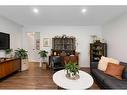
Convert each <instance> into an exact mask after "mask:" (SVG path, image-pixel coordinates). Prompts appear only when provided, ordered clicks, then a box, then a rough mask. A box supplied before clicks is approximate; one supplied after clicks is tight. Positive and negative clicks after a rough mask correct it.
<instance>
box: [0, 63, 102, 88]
mask: <svg viewBox="0 0 127 95" xmlns="http://www.w3.org/2000/svg"><path fill="white" fill-rule="evenodd" d="M82 70H84V71H86V72H89V69H86V68H82ZM84 83H85V82H84ZM0 89H50V90H51V89H55V90H56V89H58V87H57V86H56V85H55V84H54V82H53V80H52V73H51V70H50V69H46V70H44V69H42V68H40V67H39V64H38V63H30V65H29V70H27V71H23V72H18V73H15V74H13V75H12V76H10V77H7V78H5V79H4V80H2V81H0ZM90 89H100V88H99V87H98V86H97V85H96V84H95V83H94V84H93V86H92V87H91V88H90Z"/></svg>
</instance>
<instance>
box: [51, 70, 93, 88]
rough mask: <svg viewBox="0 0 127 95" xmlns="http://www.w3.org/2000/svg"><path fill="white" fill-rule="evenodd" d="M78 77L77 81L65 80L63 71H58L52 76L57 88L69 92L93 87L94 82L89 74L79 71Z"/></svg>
mask: <svg viewBox="0 0 127 95" xmlns="http://www.w3.org/2000/svg"><path fill="white" fill-rule="evenodd" d="M79 76H80V78H79V79H77V80H71V79H68V78H66V76H65V70H60V71H57V72H56V73H55V74H53V81H54V83H55V84H56V85H58V86H59V87H61V88H64V89H70V90H81V89H88V88H90V87H91V86H92V85H93V82H94V81H93V78H92V76H91V75H90V74H88V73H86V72H84V71H81V70H79Z"/></svg>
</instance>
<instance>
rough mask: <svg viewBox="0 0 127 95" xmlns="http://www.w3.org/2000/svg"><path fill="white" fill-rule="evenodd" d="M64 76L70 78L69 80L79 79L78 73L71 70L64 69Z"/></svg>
mask: <svg viewBox="0 0 127 95" xmlns="http://www.w3.org/2000/svg"><path fill="white" fill-rule="evenodd" d="M65 76H66V77H67V78H68V79H71V80H77V79H79V75H78V74H75V75H74V74H73V73H72V72H69V71H67V70H66V74H65Z"/></svg>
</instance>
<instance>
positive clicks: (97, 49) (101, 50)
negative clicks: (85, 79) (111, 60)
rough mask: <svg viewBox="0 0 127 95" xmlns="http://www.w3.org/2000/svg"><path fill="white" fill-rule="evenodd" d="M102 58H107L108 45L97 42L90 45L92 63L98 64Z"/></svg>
mask: <svg viewBox="0 0 127 95" xmlns="http://www.w3.org/2000/svg"><path fill="white" fill-rule="evenodd" d="M101 56H107V44H106V43H101V42H95V43H91V44H90V63H92V62H98V61H99V60H100V58H101Z"/></svg>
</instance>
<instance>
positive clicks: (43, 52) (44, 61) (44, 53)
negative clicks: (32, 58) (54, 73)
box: [38, 50, 48, 69]
mask: <svg viewBox="0 0 127 95" xmlns="http://www.w3.org/2000/svg"><path fill="white" fill-rule="evenodd" d="M38 54H39V55H40V57H41V60H40V67H41V65H42V64H41V63H42V62H43V63H46V59H47V54H48V52H47V51H46V50H40V51H39V53H38ZM43 67H44V69H45V68H46V64H45V65H44V64H43Z"/></svg>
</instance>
